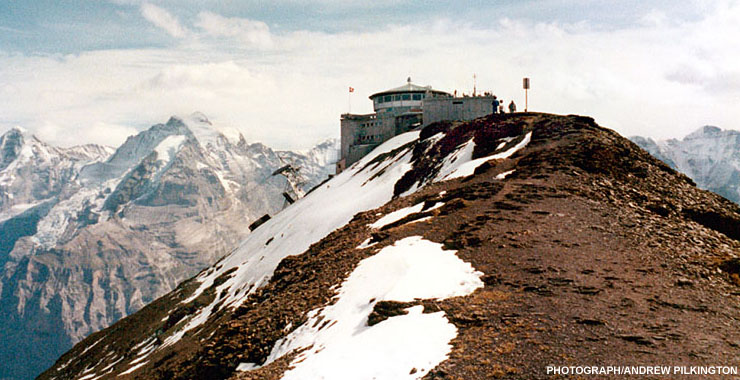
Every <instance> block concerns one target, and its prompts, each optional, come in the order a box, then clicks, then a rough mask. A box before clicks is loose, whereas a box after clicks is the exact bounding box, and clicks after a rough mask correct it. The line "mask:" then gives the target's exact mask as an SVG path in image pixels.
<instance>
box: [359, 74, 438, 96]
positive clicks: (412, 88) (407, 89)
mask: <svg viewBox="0 0 740 380" xmlns="http://www.w3.org/2000/svg"><path fill="white" fill-rule="evenodd" d="M427 91H429V92H433V93H436V94H445V95H450V94H449V93H447V92H444V91H439V90H435V89H433V88H432V86H419V85H417V84H413V83H411V77H409V78H408V79H407V80H406V84H404V85H403V86H400V87H396V88H392V89H390V90H385V91H381V92H376V93H374V94H372V95H370V99H372V98H374V97H376V96H379V95H388V94H400V93H411V92H415V93H419V92H427ZM450 96H452V95H450Z"/></svg>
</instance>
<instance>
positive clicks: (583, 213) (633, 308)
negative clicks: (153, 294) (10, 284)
mask: <svg viewBox="0 0 740 380" xmlns="http://www.w3.org/2000/svg"><path fill="white" fill-rule="evenodd" d="M728 204H730V202H728V201H726V200H725V199H723V198H721V197H719V196H717V195H715V194H712V193H709V192H706V191H702V190H699V189H697V188H696V187H694V186H693V183H692V182H691V181H690V180H689V179H688V178H687V177H686V176H684V175H681V174H678V173H676V172H675V171H673V170H672V169H670V168H668V167H667V166H666V165H665V164H663V163H661V162H660V161H658V160H656V159H654V158H653V157H651V156H650V155H649V154H648V153H646V152H645V151H643V150H641V149H639V148H637V147H636V146H635V145H634V144H632V143H630V142H629V141H627V140H626V139H624V138H623V137H621V136H619V135H618V134H617V133H615V132H613V131H610V130H606V129H603V128H601V127H598V126H597V125H596V124H595V122H594V121H593V119H591V118H587V117H582V116H574V115H571V116H557V115H547V114H536V113H521V114H505V115H491V116H488V117H485V118H481V119H478V120H474V121H472V122H469V123H437V124H432V125H430V126H428V127H426V128H424V129H423V130H421V131H412V132H408V133H405V134H401V135H399V136H396V137H395V138H393V139H391V140H388V141H386V142H385V143H384V144H382V145H380V146H379V147H377V148H376V149H375V150H373V151H372V152H371V153H369V154H368V155H367V156H365V157H364V158H362V159H361V160H359V161H358V162H356V163H355V164H354V165H352V166H350V167H349V168H347V169H346V170H344V171H343V172H342V173H341V174H339V175H337V176H335V177H333V178H332V179H331V180H329V181H327V182H325V183H323V184H321V185H319V186H318V187H317V188H316V189H315V190H314V191H312V192H310V193H309V194H307V195H306V196H305V197H304V198H302V199H300V200H298V201H297V202H295V203H294V204H292V205H290V206H289V207H288V208H286V209H285V210H284V211H283V212H281V213H279V214H277V215H276V216H275V217H274V218H272V219H271V220H269V221H267V222H266V223H264V224H262V225H261V226H260V227H258V228H257V229H256V230H255V231H254V232H253V233H251V234H250V235H249V236H247V237H246V238H245V239H244V240H243V241H242V242H241V243H240V244H239V247H238V248H237V249H236V250H234V251H233V252H232V253H230V254H229V255H227V256H225V257H224V258H223V259H221V260H219V261H218V262H217V263H215V264H214V265H212V266H211V267H210V268H208V269H205V270H203V271H202V272H200V273H199V274H198V275H197V276H194V277H193V278H191V279H189V280H187V281H184V282H183V283H181V284H180V285H179V286H178V287H177V288H176V289H175V290H174V291H172V292H170V293H169V294H167V295H166V296H163V297H161V298H159V299H157V300H156V301H154V302H152V303H151V304H149V305H147V306H146V307H144V308H143V309H142V310H140V311H139V312H137V313H135V314H133V315H131V316H129V317H128V318H125V319H123V320H121V321H119V322H118V323H116V324H114V325H113V326H111V327H109V328H107V329H105V330H103V331H100V332H98V333H95V334H92V335H91V336H89V337H87V338H86V339H85V340H83V341H82V342H80V343H79V344H77V345H76V346H75V347H74V348H73V349H72V350H70V351H69V352H67V353H66V354H65V355H63V356H62V357H61V358H60V359H59V360H58V361H57V362H56V363H55V364H54V366H52V367H51V368H50V369H49V370H47V371H46V372H44V373H43V374H42V375H41V376H40V377H39V379H43V380H46V379H80V380H92V379H96V380H98V379H101V380H105V379H167V380H171V379H213V380H218V379H239V380H250V379H251V380H257V379H259V380H278V379H283V380H288V379H301V380H306V379H325V380H344V379H360V380H370V379H408V380H412V379H413V380H416V379H422V378H424V379H458V378H459V379H490V378H512V379H544V378H550V377H551V375H550V374H547V373H546V372H545V371H546V368H547V366H552V365H554V364H553V363H556V364H555V365H557V363H561V362H562V360H564V359H563V358H567V362H568V363H586V362H587V363H589V365H593V366H613V365H614V364H613V363H625V365H633V364H632V363H643V362H646V361H651V362H655V361H659V362H660V361H670V360H680V361H681V362H682V363H684V362H685V363H688V364H687V365H699V364H701V363H705V362H706V363H709V364H711V363H723V365H727V366H734V365H738V364H739V363H738V360H740V359H738V356H737V345H736V344H735V342H737V341H739V340H738V339H740V332H738V331H737V329H728V328H727V321H728V320H733V319H737V318H738V317H740V310H738V309H737V307H735V305H734V303H733V302H732V298H731V297H733V296H732V295H731V294H736V293H732V292H736V287H737V286H738V285H740V280H738V278H739V277H737V276H738V273H740V261H738V260H740V259H738V258H737V256H736V252H737V250H738V249H740V242H738V240H737V239H738V236H739V235H738V231H737V229H736V228H735V227H736V226H737V225H738V224H740V212H738V211H737V209H731V208H728V207H727V205H728ZM717 221H720V223H717ZM697 247H699V248H697ZM735 281H738V282H737V284H735V283H734V282H735ZM679 310H680V312H679ZM707 365H708V364H707Z"/></svg>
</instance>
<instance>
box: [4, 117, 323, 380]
mask: <svg viewBox="0 0 740 380" xmlns="http://www.w3.org/2000/svg"><path fill="white" fill-rule="evenodd" d="M335 145H336V141H335V140H330V141H326V142H324V143H322V144H319V145H318V146H316V147H315V148H313V149H311V150H309V151H307V152H289V151H274V150H272V149H270V148H269V147H267V146H265V145H263V144H260V143H252V144H249V143H247V142H246V140H245V139H244V137H243V136H242V135H241V134H240V133H239V132H237V131H235V130H231V129H227V128H223V127H219V126H215V125H213V124H212V123H211V122H210V121H209V120H208V119H207V118H206V117H205V115H203V114H200V113H195V114H192V115H190V116H188V117H172V118H170V119H169V120H168V121H167V122H166V123H164V124H157V125H154V126H152V127H151V128H149V129H148V130H145V131H143V132H141V133H139V134H137V135H135V136H131V137H129V138H128V139H127V140H126V141H125V142H124V143H123V144H122V145H121V146H120V147H118V148H117V149H112V148H109V147H103V146H98V145H85V146H79V147H73V148H59V147H54V146H51V145H49V144H46V143H44V142H42V141H40V140H39V139H37V138H36V137H34V136H32V135H31V134H29V133H28V132H26V131H24V130H23V129H21V128H14V129H12V130H10V131H8V132H7V133H5V134H4V135H3V136H2V137H0V236H2V239H0V267H2V272H1V277H0V340H1V341H3V342H4V343H5V344H4V345H3V346H2V347H1V348H0V362H2V363H3V365H2V366H0V368H1V369H0V379H27V378H32V377H34V376H36V375H38V373H40V372H41V371H42V370H44V369H45V368H47V367H48V366H49V365H51V364H52V363H53V360H54V358H55V357H58V356H59V355H60V354H61V353H63V352H64V351H66V350H68V349H69V348H70V347H72V345H73V344H74V343H77V342H78V341H80V340H81V339H83V338H84V337H86V336H88V335H89V334H90V333H92V332H95V331H98V330H100V329H102V328H105V327H107V326H109V325H110V324H111V323H113V322H115V321H117V320H119V319H120V318H122V317H125V316H126V315H129V314H131V313H133V312H135V311H137V310H139V309H140V308H142V307H143V306H144V305H146V304H148V303H150V302H151V301H153V300H155V299H156V298H158V297H160V296H162V295H164V294H166V293H167V292H169V291H170V290H172V289H174V287H175V286H176V285H177V284H178V283H179V282H181V281H182V280H185V279H187V278H189V277H191V276H193V275H194V274H196V273H197V272H198V271H200V270H201V269H203V268H204V267H207V266H208V265H211V264H212V263H214V262H215V261H216V260H218V259H219V258H220V257H222V256H223V255H225V254H227V253H229V252H230V251H232V250H233V249H235V248H236V247H237V245H238V243H239V242H240V241H241V240H242V239H244V237H245V236H247V235H248V233H249V230H248V229H247V228H245V226H248V225H249V224H250V223H252V222H253V221H254V220H256V219H258V218H260V217H261V216H263V215H264V214H271V215H274V214H276V213H278V212H279V211H280V210H281V209H282V207H283V203H284V202H285V200H284V198H283V196H282V192H283V191H284V189H285V187H286V179H285V178H284V177H282V176H273V175H272V174H273V172H274V171H275V170H277V169H279V168H281V167H283V166H284V165H287V164H291V165H293V166H296V167H299V168H300V173H301V174H302V176H303V177H302V178H303V180H304V187H305V188H306V190H307V189H309V188H311V187H313V186H316V185H318V184H319V183H320V182H322V181H323V180H325V179H326V178H327V176H328V174H329V173H332V172H333V165H332V164H333V162H334V161H336V147H335Z"/></svg>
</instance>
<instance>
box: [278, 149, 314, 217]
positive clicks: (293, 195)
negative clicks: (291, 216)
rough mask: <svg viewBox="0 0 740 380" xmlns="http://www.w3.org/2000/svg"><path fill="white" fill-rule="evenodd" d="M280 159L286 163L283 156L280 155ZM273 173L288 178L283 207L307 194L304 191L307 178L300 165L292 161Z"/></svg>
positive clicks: (284, 190)
mask: <svg viewBox="0 0 740 380" xmlns="http://www.w3.org/2000/svg"><path fill="white" fill-rule="evenodd" d="M278 157H279V156H278ZM280 161H281V163H285V161H284V160H283V158H282V157H280ZM272 175H273V176H276V175H282V176H283V177H285V179H286V183H285V188H284V189H283V197H284V198H285V202H284V203H283V209H285V208H286V207H288V206H289V205H291V204H293V203H295V201H297V200H298V199H301V198H303V196H304V195H306V194H305V193H304V191H303V186H305V185H306V183H307V180H306V178H305V177H304V176H303V175H302V174H301V173H300V167H298V166H296V165H293V164H292V163H287V164H285V165H283V166H281V167H280V168H279V169H277V170H275V171H274V172H272Z"/></svg>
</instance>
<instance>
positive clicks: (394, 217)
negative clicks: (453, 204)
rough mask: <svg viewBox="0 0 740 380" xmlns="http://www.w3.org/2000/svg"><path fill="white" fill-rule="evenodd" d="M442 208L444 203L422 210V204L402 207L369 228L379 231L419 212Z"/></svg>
mask: <svg viewBox="0 0 740 380" xmlns="http://www.w3.org/2000/svg"><path fill="white" fill-rule="evenodd" d="M442 206H444V203H442V202H437V204H435V205H434V206H432V207H430V208H428V209H426V210H424V202H421V203H417V204H415V205H413V206H409V207H404V208H402V209H400V210H396V211H393V212H392V213H390V214H388V215H386V216H384V217H382V218H380V219H378V220H377V221H376V222H375V223H372V224H370V225H369V227H370V228H375V229H381V228H383V227H385V226H387V225H389V224H392V223H395V222H397V221H399V220H401V219H403V218H405V217H407V216H409V215H412V214H416V213H417V212H421V211H431V210H434V209H437V208H440V207H442Z"/></svg>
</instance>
